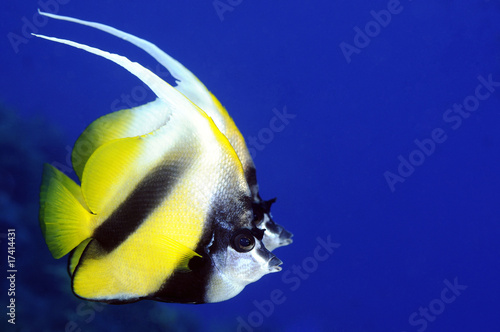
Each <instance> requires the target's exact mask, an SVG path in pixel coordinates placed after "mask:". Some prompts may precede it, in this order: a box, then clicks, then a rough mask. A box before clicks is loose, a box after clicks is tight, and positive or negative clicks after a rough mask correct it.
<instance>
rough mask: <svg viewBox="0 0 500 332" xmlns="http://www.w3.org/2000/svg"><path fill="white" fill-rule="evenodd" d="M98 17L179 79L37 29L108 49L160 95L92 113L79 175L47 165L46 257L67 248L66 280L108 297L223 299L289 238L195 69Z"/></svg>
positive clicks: (75, 157)
mask: <svg viewBox="0 0 500 332" xmlns="http://www.w3.org/2000/svg"><path fill="white" fill-rule="evenodd" d="M39 13H40V14H41V15H44V16H47V17H49V18H53V19H58V20H64V21H69V22H74V23H78V24H83V25H87V26H90V27H93V28H97V29H99V30H102V31H104V32H108V33H110V34H112V35H115V36H117V37H120V38H122V39H124V40H127V41H129V42H131V43H132V44H134V45H136V46H138V47H140V48H142V49H143V50H145V51H146V52H148V53H149V54H150V55H152V56H153V57H154V58H155V59H156V60H157V61H158V62H159V63H160V64H161V65H163V66H164V67H165V68H167V70H169V72H170V73H171V74H172V76H173V77H174V78H175V79H176V86H175V87H173V86H171V85H170V84H168V83H167V82H165V81H163V80H162V79H161V78H159V77H158V76H156V75H155V74H153V73H152V72H151V71H149V70H148V69H146V68H144V67H143V66H141V65H140V64H138V63H135V62H131V61H130V60H128V59H127V58H126V57H123V56H121V55H117V54H112V53H108V52H105V51H103V50H100V49H97V48H93V47H90V46H87V45H84V44H80V43H76V42H73V41H70V40H65V39H60V38H54V37H48V36H44V35H38V34H34V35H35V36H36V37H39V38H43V39H47V40H50V41H54V42H58V43H62V44H66V45H69V46H73V47H76V48H79V49H82V50H84V51H87V52H89V53H93V54H95V55H98V56H101V57H103V58H106V59H108V60H110V61H112V62H115V63H116V64H118V65H120V66H122V67H123V68H125V69H126V70H128V71H129V72H130V73H132V74H133V75H135V76H136V77H137V78H139V79H140V80H142V81H143V82H144V83H145V84H146V85H147V86H148V87H149V88H150V89H151V90H152V91H153V92H154V93H155V94H156V96H157V99H155V100H154V101H152V102H150V103H147V104H145V105H141V106H138V107H135V108H131V109H124V110H120V111H117V112H113V113H110V114H107V115H105V116H103V117H101V118H99V119H97V120H95V121H94V122H93V123H92V124H91V125H89V126H88V128H87V129H86V130H85V131H84V132H83V133H82V134H81V136H80V137H79V139H78V140H77V142H76V143H75V147H74V149H73V152H72V164H73V167H74V170H75V173H76V175H77V177H78V180H79V181H80V185H78V184H77V183H76V182H74V181H73V180H72V179H70V178H69V177H68V176H67V175H65V174H63V173H62V172H61V171H59V170H57V169H56V168H55V167H53V166H51V165H48V164H47V165H45V166H44V172H43V177H42V185H41V191H40V216H39V219H40V227H41V229H42V233H43V235H44V238H45V241H46V243H47V246H48V248H49V250H50V252H51V253H52V255H53V256H54V258H61V257H63V256H65V255H67V254H70V256H69V263H68V272H69V274H70V276H71V278H72V290H73V292H74V294H75V295H76V296H78V297H80V298H82V299H86V300H91V301H100V302H107V303H113V304H125V303H131V302H136V301H139V300H145V299H147V300H156V301H163V302H178V303H210V302H221V301H225V300H228V299H230V298H233V297H234V296H236V295H238V294H239V293H240V292H241V291H242V290H243V289H244V288H245V287H246V286H247V285H248V284H250V283H252V282H256V281H257V280H259V279H260V278H261V277H262V276H264V275H266V274H269V273H274V272H279V271H280V270H281V266H280V265H281V264H282V261H281V260H280V259H279V258H277V257H276V256H275V255H274V254H273V253H272V251H273V250H274V249H276V248H278V247H281V246H284V245H288V244H290V243H291V242H292V239H291V238H292V236H293V235H292V234H291V233H290V232H288V231H286V230H285V229H284V228H283V227H282V226H281V225H279V224H277V223H275V222H274V220H273V219H272V216H271V212H270V207H271V205H272V203H274V199H273V200H268V201H264V200H262V199H261V198H260V195H259V189H258V184H257V178H256V171H255V165H254V163H253V160H252V158H251V156H250V153H249V152H248V148H247V147H246V144H245V141H244V139H243V136H242V135H241V133H240V131H239V130H238V128H237V127H236V125H235V123H234V121H233V120H232V118H231V117H230V116H229V114H228V112H227V111H226V110H225V108H224V107H223V106H222V104H221V103H220V102H219V101H218V100H217V99H216V98H215V96H213V94H212V93H211V92H210V91H209V90H208V89H207V88H206V87H205V86H204V85H203V83H201V82H200V81H199V80H198V79H197V78H196V76H194V74H192V73H191V72H190V71H189V70H187V69H186V68H185V67H184V66H183V65H181V64H180V63H179V62H178V61H177V60H175V59H173V58H172V57H170V56H169V55H168V54H166V53H165V52H163V51H161V50H160V49H159V48H158V47H157V46H155V45H154V44H152V43H150V42H148V41H146V40H143V39H140V38H138V37H135V36H133V35H130V34H128V33H125V32H123V31H120V30H118V29H115V28H112V27H110V26H107V25H104V24H100V23H95V22H89V21H83V20H79V19H76V18H71V17H67V16H60V15H55V14H50V13H45V12H41V11H39Z"/></svg>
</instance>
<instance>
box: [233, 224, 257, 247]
mask: <svg viewBox="0 0 500 332" xmlns="http://www.w3.org/2000/svg"><path fill="white" fill-rule="evenodd" d="M231 245H232V247H233V248H234V250H236V251H238V252H249V251H250V250H252V249H253V248H254V247H255V238H254V237H253V235H252V232H251V231H250V230H249V229H242V230H241V231H239V232H238V233H236V234H235V235H234V236H233V239H232V241H231Z"/></svg>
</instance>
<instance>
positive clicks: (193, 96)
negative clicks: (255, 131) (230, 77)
mask: <svg viewBox="0 0 500 332" xmlns="http://www.w3.org/2000/svg"><path fill="white" fill-rule="evenodd" d="M39 13H40V14H41V15H44V16H47V17H51V18H54V19H58V20H63V21H68V22H73V23H77V24H81V25H86V26H89V27H92V28H95V29H98V30H101V31H104V32H107V33H109V34H111V35H114V36H116V37H119V38H121V39H123V40H126V41H128V42H130V43H132V44H134V45H136V46H137V47H139V48H141V49H142V50H144V51H145V52H147V53H148V54H150V55H151V56H152V57H153V58H154V59H155V60H156V61H158V62H159V63H160V64H161V65H163V66H164V67H165V68H166V69H167V70H168V71H169V72H170V73H171V74H172V76H173V77H174V78H175V79H176V83H177V86H175V89H177V90H178V91H180V92H181V93H182V94H184V95H185V96H186V97H187V98H188V99H189V100H191V101H192V102H193V103H194V104H196V105H197V106H198V107H199V108H201V109H202V110H203V111H205V112H206V114H207V115H208V116H209V117H211V118H212V119H213V121H214V122H215V124H216V125H217V127H218V128H219V130H220V131H221V132H222V133H223V134H224V135H225V136H226V137H227V138H228V140H229V142H230V143H231V145H232V147H233V149H234V150H235V151H236V154H237V155H238V157H239V159H240V161H241V163H242V165H243V169H244V170H245V176H246V179H247V181H248V183H249V185H250V188H251V190H252V195H253V196H254V197H255V198H257V197H258V186H257V180H256V178H255V165H254V163H253V160H252V157H251V156H250V153H249V151H248V148H247V146H246V143H245V139H244V138H243V136H242V135H241V133H240V131H239V129H238V127H236V125H235V123H234V121H233V119H232V118H231V117H230V116H229V114H228V113H227V111H226V109H225V108H224V107H223V106H222V104H221V103H220V102H219V100H218V99H217V98H216V97H215V96H214V95H213V94H212V93H211V92H210V91H209V90H208V89H207V88H206V87H205V85H204V84H203V83H202V82H201V81H200V80H199V79H198V78H197V77H196V76H195V75H194V74H193V73H192V72H191V71H189V70H188V69H187V68H186V67H184V66H183V65H182V64H181V63H180V62H179V61H177V60H176V59H174V58H172V57H171V56H170V55H168V54H167V53H165V52H164V51H162V50H161V49H160V48H159V47H158V46H156V45H155V44H153V43H151V42H149V41H147V40H144V39H142V38H139V37H136V36H134V35H132V34H129V33H127V32H124V31H121V30H119V29H116V28H113V27H111V26H108V25H105V24H102V23H97V22H90V21H85V20H80V19H76V18H72V17H68V16H61V15H55V14H50V13H45V12H41V11H39ZM77 173H78V172H77Z"/></svg>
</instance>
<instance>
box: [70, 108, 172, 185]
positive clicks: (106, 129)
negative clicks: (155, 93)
mask: <svg viewBox="0 0 500 332" xmlns="http://www.w3.org/2000/svg"><path fill="white" fill-rule="evenodd" d="M168 116H169V112H168V108H167V107H166V105H165V104H164V103H163V102H162V100H161V99H156V100H154V101H152V102H149V103H147V104H144V105H141V106H137V107H134V108H130V109H124V110H120V111H117V112H113V113H109V114H106V115H104V116H102V117H100V118H98V119H97V120H95V121H94V122H92V123H91V124H90V125H89V126H88V127H87V128H86V129H85V131H84V132H83V133H82V134H81V135H80V137H79V138H78V140H77V141H76V143H75V146H74V148H73V152H72V155H71V160H72V164H73V168H74V169H75V172H76V174H77V175H78V178H79V179H80V181H81V180H82V174H83V169H84V167H85V164H86V163H87V161H88V159H89V158H90V156H91V155H92V154H93V153H94V152H95V150H97V148H99V147H100V146H102V145H103V144H104V143H107V142H109V141H112V140H115V139H119V138H126V137H134V136H139V135H145V134H147V133H150V132H152V131H154V130H156V129H158V128H160V127H161V126H163V125H164V124H165V123H166V121H167V119H168Z"/></svg>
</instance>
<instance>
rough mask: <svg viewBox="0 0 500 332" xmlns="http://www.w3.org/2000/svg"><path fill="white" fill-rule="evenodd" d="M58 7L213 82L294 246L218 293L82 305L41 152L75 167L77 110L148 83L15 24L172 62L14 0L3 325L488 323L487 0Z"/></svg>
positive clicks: (491, 4) (141, 58) (497, 84)
mask: <svg viewBox="0 0 500 332" xmlns="http://www.w3.org/2000/svg"><path fill="white" fill-rule="evenodd" d="M54 1H55V0H53V1H52V2H51V1H46V2H44V1H43V0H42V1H41V3H42V5H43V3H52V4H53V3H55V2H54ZM58 3H60V4H58V6H57V7H54V6H52V7H49V8H48V9H47V10H48V11H54V10H55V11H57V13H58V14H61V15H67V16H72V17H77V18H81V19H86V20H91V21H97V22H101V23H105V24H108V25H111V26H114V27H117V28H119V29H122V30H125V31H127V32H130V33H132V34H135V35H137V36H139V37H142V38H145V39H147V40H149V41H152V42H154V43H155V44H157V45H158V46H159V47H160V48H162V49H163V50H165V51H166V52H167V53H169V54H171V55H172V56H173V57H175V58H176V59H178V60H179V61H180V62H182V63H183V64H184V65H185V66H186V67H187V68H189V69H190V70H191V71H192V72H194V73H195V74H196V75H197V76H198V77H199V78H200V79H201V81H202V82H204V83H205V85H206V86H207V87H208V88H209V89H210V90H211V91H212V92H214V94H215V95H216V96H217V97H218V98H219V100H220V101H221V102H222V104H223V105H225V106H226V108H227V109H228V111H229V113H230V114H231V116H232V117H233V118H234V120H235V122H236V124H237V125H238V126H239V129H240V131H241V132H242V133H243V135H244V137H245V138H247V142H250V141H253V142H254V143H253V144H252V145H251V147H253V148H255V152H256V153H255V163H256V165H257V171H258V179H259V184H260V188H261V195H262V196H263V198H265V199H269V198H272V197H275V196H276V197H278V201H277V203H276V204H275V205H274V206H273V215H274V218H275V220H276V221H277V222H278V223H280V224H282V225H284V226H285V227H286V228H287V229H289V230H290V231H292V232H293V233H294V234H295V236H294V240H295V242H294V243H293V244H292V245H290V246H288V247H283V248H279V249H277V250H276V254H277V256H278V257H279V258H280V259H281V260H283V262H284V264H283V271H282V272H280V273H276V274H271V275H267V276H265V277H264V278H263V279H261V280H260V281H258V282H257V283H254V284H252V285H250V286H248V287H247V288H246V289H245V290H244V291H243V292H242V293H241V294H240V295H238V296H237V297H235V298H233V299H231V300H229V301H226V302H222V303H218V304H210V305H198V306H195V305H177V304H163V303H153V302H141V303H137V304H130V305H125V306H97V307H91V306H90V305H89V304H87V303H86V302H84V301H82V300H79V299H76V298H75V297H74V296H73V295H72V294H71V293H70V291H69V289H70V286H69V278H68V277H67V275H65V272H64V269H65V264H66V262H65V259H64V258H63V259H61V260H57V261H56V260H54V259H52V257H51V256H50V254H49V252H48V249H47V248H46V246H45V244H44V241H43V238H42V235H41V232H40V230H39V227H38V221H37V200H38V196H37V188H38V185H39V182H40V178H41V167H42V163H43V162H48V163H58V165H60V166H61V167H67V166H68V165H67V162H66V158H67V154H68V151H67V149H69V148H70V147H71V146H72V145H73V144H74V142H75V140H76V139H77V137H78V136H79V134H80V133H81V132H82V131H83V130H84V129H85V127H86V126H87V125H88V124H90V123H91V122H92V121H93V120H95V119H96V118H97V117H99V116H102V115H104V114H107V113H109V112H111V111H113V110H116V109H119V108H124V107H126V106H127V100H128V102H130V103H133V104H134V105H136V104H142V103H145V102H147V101H149V100H153V98H154V95H153V93H152V92H151V91H149V90H146V89H145V88H143V84H142V83H141V82H140V81H139V80H138V79H136V78H135V77H133V76H132V75H131V74H129V73H128V72H127V71H125V70H124V69H122V68H120V67H119V66H117V65H115V64H113V63H111V62H109V61H107V60H104V59H101V58H98V57H96V56H94V55H90V54H88V53H86V52H83V51H81V50H76V49H72V48H70V47H68V46H65V45H58V44H54V43H51V42H49V41H44V40H40V39H35V38H31V37H29V36H28V37H29V38H25V37H24V36H23V30H24V32H30V31H31V30H32V29H33V28H34V29H36V30H38V32H39V33H42V34H46V35H50V36H57V37H63V38H68V39H72V40H75V41H78V42H82V43H85V44H89V45H92V46H96V47H99V48H102V49H105V50H107V51H112V52H115V53H118V54H122V55H125V56H127V57H128V58H129V59H131V60H133V61H137V62H139V63H141V64H143V65H145V66H148V67H149V68H151V69H152V70H153V71H155V72H157V73H158V74H160V75H163V76H162V77H166V78H167V80H168V75H166V74H165V71H164V70H163V69H162V68H161V67H158V66H157V64H156V63H155V61H154V60H153V59H152V58H150V57H149V56H148V55H146V54H145V53H144V52H142V51H141V50H138V49H137V48H135V47H134V46H132V45H130V44H128V43H126V42H124V41H121V40H119V39H117V38H115V37H112V36H109V35H107V34H105V33H102V32H99V31H94V30H92V29H90V28H87V27H81V26H77V25H75V24H71V23H68V22H59V21H54V20H47V21H45V20H40V18H39V17H38V16H37V15H36V14H35V13H36V9H37V7H39V6H40V5H37V2H36V1H22V2H21V1H16V2H13V1H8V2H6V3H4V4H3V5H2V10H1V11H0V22H1V33H0V37H1V38H0V40H1V42H0V47H1V53H0V59H1V61H0V74H1V79H0V102H1V103H2V104H3V107H7V108H9V109H11V110H14V111H15V114H17V115H18V116H19V117H20V119H18V120H12V121H10V120H9V121H7V120H6V117H5V116H2V121H3V123H0V126H1V130H2V133H0V135H1V136H0V137H2V141H1V142H0V144H1V147H2V150H1V152H0V156H1V164H0V167H2V169H1V174H0V176H1V177H2V178H3V180H2V181H1V182H0V183H1V184H2V187H1V188H0V193H1V197H0V203H1V204H0V205H1V206H2V213H1V214H2V216H1V218H0V221H1V224H0V225H1V228H0V233H1V234H0V235H1V236H2V237H1V238H0V241H1V244H0V248H1V250H0V251H1V253H0V261H1V262H2V265H1V266H2V268H1V269H2V272H1V275H3V276H6V275H7V272H6V270H7V266H6V262H7V243H8V241H7V238H6V237H5V236H6V235H5V234H6V233H7V229H9V228H15V229H16V241H17V242H16V264H17V269H18V272H17V275H16V296H15V300H16V324H15V325H11V324H9V323H7V318H8V317H6V312H7V309H6V305H8V301H9V298H10V297H8V296H7V290H8V288H9V285H8V284H7V283H6V282H5V277H3V278H2V279H3V280H4V281H3V283H2V289H0V294H2V296H1V297H0V299H1V303H0V307H1V308H4V309H3V311H4V312H5V313H1V315H0V317H2V318H1V322H0V326H2V331H65V330H66V331H71V330H74V331H78V329H81V330H82V331H115V330H117V331H118V330H124V329H126V328H127V327H128V328H130V329H131V330H141V329H149V330H158V331H159V330H162V328H160V326H169V327H170V329H171V330H173V331H191V330H199V331H221V330H229V331H231V330H232V331H234V330H239V331H250V330H255V331H261V330H262V331H336V332H361V331H370V332H379V331H380V332H388V331H393V332H396V331H397V332H401V331H408V332H409V331H420V332H422V331H485V332H486V331H498V313H499V311H500V304H499V301H498V300H499V297H500V286H499V282H498V281H499V280H500V267H499V258H500V241H499V238H500V223H499V220H500V204H499V195H498V188H499V187H500V172H499V169H500V168H499V166H498V165H499V161H500V157H499V156H500V134H499V133H500V130H499V128H500V113H499V110H500V3H499V2H498V1H496V0H472V1H444V0H436V1H429V0H415V1H410V0H401V1H400V2H398V1H393V0H376V1H361V0H353V1H315V2H313V1H311V2H305V1H300V2H299V1H286V2H285V1H281V2H268V1H236V0H233V1H229V0H222V1H219V2H218V3H219V4H220V3H222V4H226V6H229V8H230V9H231V10H229V9H228V10H227V11H224V12H223V13H218V12H217V10H216V9H215V8H214V1H201V2H200V1H186V2H182V3H180V2H174V1H152V2H145V3H141V4H140V3H139V2H132V1H113V0H106V1H95V0H87V1H76V0H73V1H67V0H64V1H63V0H60V1H59V2H58ZM382 10H383V11H382ZM381 11H382V12H381ZM34 15H35V16H34ZM377 20H378V23H377ZM30 29H31V30H30ZM359 31H362V32H359ZM14 35H15V36H16V37H13V36H14ZM9 38H10V39H9ZM13 38H14V39H13ZM12 40H15V41H14V42H13V41H12ZM488 81H489V83H488ZM127 98H129V99H127ZM115 107H118V108H116V109H115ZM273 110H274V111H273ZM284 111H286V112H287V114H289V117H290V118H289V120H288V121H287V122H286V123H285V124H284V125H283V126H282V127H280V128H281V129H282V130H281V129H280V130H274V131H272V130H270V128H272V126H271V122H272V121H275V120H273V118H274V117H276V112H280V113H283V112H284ZM12 116H13V117H15V116H14V115H12ZM293 116H294V117H293ZM270 133H271V134H272V136H271V134H270ZM318 238H320V240H318ZM318 241H319V242H318ZM321 241H323V242H324V241H326V242H328V241H330V242H332V243H334V245H332V247H331V251H330V252H327V251H326V250H325V249H321V248H320V249H317V248H318V245H320V243H321ZM273 300H274V302H275V303H274V304H273V305H272V308H271V307H270V303H272V302H271V301H273ZM242 322H243V323H242ZM162 324H163V325H162Z"/></svg>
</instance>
